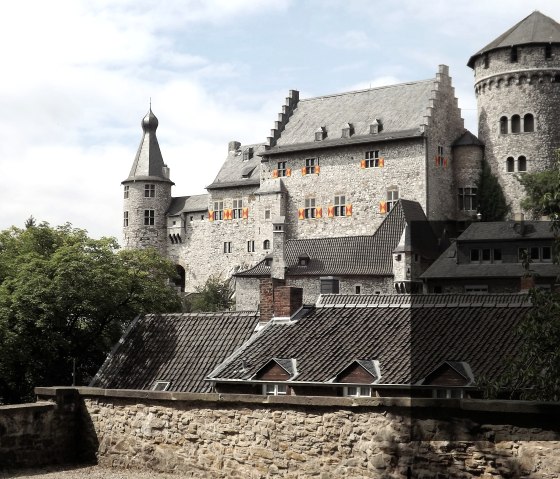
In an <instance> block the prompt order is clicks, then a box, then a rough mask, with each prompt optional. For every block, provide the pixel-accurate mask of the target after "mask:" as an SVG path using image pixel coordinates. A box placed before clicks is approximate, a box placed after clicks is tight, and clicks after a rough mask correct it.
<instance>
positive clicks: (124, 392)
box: [0, 386, 560, 417]
mask: <svg viewBox="0 0 560 479" xmlns="http://www.w3.org/2000/svg"><path fill="white" fill-rule="evenodd" d="M69 391H75V392H76V393H77V394H78V395H79V396H81V397H82V398H84V397H92V398H102V397H107V398H116V399H130V400H137V399H149V400H154V401H164V402H166V401H169V402H175V401H184V402H191V403H201V402H202V403H208V404H209V405H210V404H212V403H214V404H224V403H237V404H239V403H241V404H262V405H268V406H272V405H278V406H313V407H325V408H329V407H346V408H364V407H368V408H413V409H418V408H439V409H441V408H445V409H456V410H463V411H479V412H495V413H520V414H546V415H549V416H551V417H552V416H556V417H560V402H543V401H512V400H509V401H508V400H485V399H435V398H402V397H394V398H392V397H375V398H350V397H335V396H263V395H254V394H218V393H186V392H173V391H145V390H132V389H102V388H92V387H85V386H84V387H37V388H35V394H36V395H37V397H38V399H40V400H43V401H38V402H37V403H34V404H31V405H16V406H13V407H21V406H31V407H32V406H35V407H37V405H38V406H39V407H48V406H52V403H49V402H44V399H46V398H50V397H53V398H55V397H57V395H60V394H61V393H62V394H64V393H65V392H69ZM3 407H11V406H3ZM1 409H2V408H1V407H0V410H1Z"/></svg>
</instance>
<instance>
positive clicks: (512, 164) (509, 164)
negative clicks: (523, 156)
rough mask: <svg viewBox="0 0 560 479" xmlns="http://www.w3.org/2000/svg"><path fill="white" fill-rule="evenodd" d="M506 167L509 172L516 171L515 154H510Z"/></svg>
mask: <svg viewBox="0 0 560 479" xmlns="http://www.w3.org/2000/svg"><path fill="white" fill-rule="evenodd" d="M506 168H507V172H508V173H513V172H514V171H515V160H514V159H513V156H510V157H509V158H508V159H507V162H506Z"/></svg>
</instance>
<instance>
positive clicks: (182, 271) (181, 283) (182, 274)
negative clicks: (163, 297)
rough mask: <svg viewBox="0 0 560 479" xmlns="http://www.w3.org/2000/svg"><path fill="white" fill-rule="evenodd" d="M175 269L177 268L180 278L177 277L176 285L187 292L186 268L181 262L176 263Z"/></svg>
mask: <svg viewBox="0 0 560 479" xmlns="http://www.w3.org/2000/svg"><path fill="white" fill-rule="evenodd" d="M175 269H176V270H177V275H178V278H175V286H177V288H179V289H180V290H181V292H182V293H184V292H185V276H186V275H185V268H183V267H182V266H181V265H180V264H177V265H175Z"/></svg>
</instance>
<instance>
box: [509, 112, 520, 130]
mask: <svg viewBox="0 0 560 479" xmlns="http://www.w3.org/2000/svg"><path fill="white" fill-rule="evenodd" d="M520 131H521V117H520V116H519V115H513V116H512V117H511V132H512V133H519V132H520Z"/></svg>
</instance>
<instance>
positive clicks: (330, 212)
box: [327, 206, 334, 218]
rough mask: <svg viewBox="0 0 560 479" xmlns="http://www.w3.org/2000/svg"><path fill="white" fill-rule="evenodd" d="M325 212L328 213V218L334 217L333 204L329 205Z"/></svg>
mask: <svg viewBox="0 0 560 479" xmlns="http://www.w3.org/2000/svg"><path fill="white" fill-rule="evenodd" d="M327 214H328V215H329V218H334V206H329V207H328V208H327Z"/></svg>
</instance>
